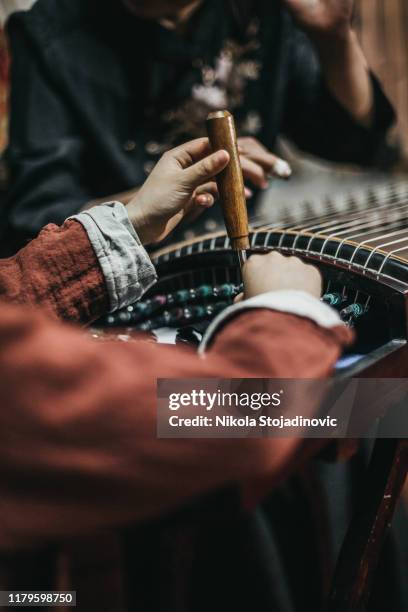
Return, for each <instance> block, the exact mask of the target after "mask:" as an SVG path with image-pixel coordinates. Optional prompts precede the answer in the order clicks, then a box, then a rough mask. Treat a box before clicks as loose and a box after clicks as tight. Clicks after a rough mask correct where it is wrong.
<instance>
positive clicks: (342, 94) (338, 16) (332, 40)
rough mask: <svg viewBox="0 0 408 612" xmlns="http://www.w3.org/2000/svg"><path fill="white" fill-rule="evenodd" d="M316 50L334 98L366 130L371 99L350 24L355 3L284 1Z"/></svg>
mask: <svg viewBox="0 0 408 612" xmlns="http://www.w3.org/2000/svg"><path fill="white" fill-rule="evenodd" d="M283 2H284V4H285V5H286V6H287V7H288V8H289V10H290V11H291V12H292V14H293V16H294V18H295V19H296V21H297V23H298V25H299V26H300V27H301V28H302V29H303V30H304V31H305V32H306V33H307V34H308V35H309V37H310V38H311V40H312V42H313V44H314V45H315V48H316V50H317V53H318V56H319V60H320V65H321V68H322V73H323V77H324V78H325V80H326V82H327V84H328V87H329V90H330V92H331V93H332V95H333V96H334V97H335V99H336V100H337V101H338V102H339V103H340V104H342V106H344V108H346V109H347V111H348V112H349V113H350V116H351V117H352V118H353V119H354V120H355V121H356V122H358V123H361V124H362V125H364V126H365V127H369V126H370V125H371V123H372V120H373V111H374V97H373V89H372V85H371V80H370V76H369V70H368V65H367V61H366V59H365V57H364V54H363V51H362V49H361V46H360V44H359V42H358V39H357V36H356V34H355V32H354V31H353V30H352V27H351V21H352V15H353V8H354V0H339V1H336V2H333V0H316V1H314V2H310V1H309V0H283Z"/></svg>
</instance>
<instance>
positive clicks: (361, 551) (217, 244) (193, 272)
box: [153, 229, 408, 612]
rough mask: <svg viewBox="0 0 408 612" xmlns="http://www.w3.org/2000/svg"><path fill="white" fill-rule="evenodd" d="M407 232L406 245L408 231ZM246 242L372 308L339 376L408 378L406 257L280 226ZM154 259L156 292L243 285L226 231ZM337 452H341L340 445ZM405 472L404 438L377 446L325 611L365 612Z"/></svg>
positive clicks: (253, 234)
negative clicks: (304, 264) (311, 271)
mask: <svg viewBox="0 0 408 612" xmlns="http://www.w3.org/2000/svg"><path fill="white" fill-rule="evenodd" d="M406 235H407V245H408V231H407V233H406ZM249 238H250V244H251V249H250V251H251V252H263V251H267V250H270V249H278V250H279V251H280V252H282V253H283V254H288V255H298V256H300V257H302V259H304V260H305V261H308V262H310V263H312V264H313V265H316V266H317V267H318V268H319V269H320V271H321V273H322V276H323V279H324V290H325V291H331V292H344V291H345V294H344V295H345V296H346V301H345V302H344V304H348V303H354V302H355V301H356V300H359V301H360V302H362V303H363V304H367V305H369V310H368V311H367V312H366V313H365V314H364V315H363V316H362V317H361V319H359V320H357V321H356V324H355V329H356V342H355V344H354V346H353V347H352V349H351V351H350V357H351V360H350V364H349V365H346V367H338V368H337V369H336V374H335V375H336V376H337V377H352V376H357V377H358V376H362V377H364V378H366V377H367V378H369V377H376V378H398V377H406V376H407V370H408V260H405V259H404V258H403V257H401V256H400V255H399V256H398V257H394V258H392V257H389V250H388V251H387V250H383V249H381V251H380V252H378V253H375V252H374V253H373V249H372V248H371V249H362V251H361V252H360V253H359V255H358V257H357V256H356V245H355V244H353V243H349V244H347V245H345V248H344V252H343V253H342V254H341V257H340V254H339V252H338V247H339V242H338V241H333V242H330V240H328V237H327V236H318V237H314V238H312V242H310V240H311V236H310V235H308V236H305V235H302V234H299V233H298V232H292V233H290V232H286V231H282V230H279V229H270V230H259V231H253V232H251V233H250V236H249ZM313 240H314V244H313ZM305 246H307V247H308V248H305ZM311 247H313V248H311ZM336 253H337V257H335V255H336ZM407 255H408V251H407ZM368 259H369V260H370V262H372V266H371V269H370V268H368V267H367V266H366V265H365V264H366V262H367V260H368ZM153 261H154V263H155V265H156V266H157V269H158V271H159V278H160V280H159V284H158V286H157V287H156V288H155V290H154V291H158V292H167V291H172V290H174V289H175V288H176V289H185V288H189V287H196V286H198V285H200V284H202V283H210V284H213V285H220V284H222V283H225V282H233V283H237V282H239V270H238V269H237V266H236V261H235V258H234V257H233V253H232V251H231V249H230V248H229V239H228V237H227V236H226V235H225V234H218V235H213V236H208V237H204V238H198V239H197V240H194V241H191V242H189V243H185V244H180V245H177V246H175V247H172V248H170V249H165V250H163V251H161V252H158V253H156V255H155V257H154V258H153ZM384 262H385V263H384ZM379 270H381V273H380V272H379ZM346 357H347V356H346ZM353 357H355V359H354V358H353ZM345 363H346V364H347V359H346V361H345ZM346 442H348V441H346ZM338 454H339V455H341V454H342V453H341V444H340V446H339V447H338ZM407 469H408V441H407V440H396V439H379V440H377V441H376V442H375V446H374V451H373V454H372V457H371V461H370V465H369V468H368V470H367V474H366V478H365V483H364V487H363V489H362V497H361V501H360V504H359V506H358V508H357V510H356V512H355V513H354V515H353V518H352V521H351V523H350V526H349V529H348V532H347V535H346V538H345V540H344V543H343V546H342V549H341V554H340V556H339V559H338V561H337V565H336V571H335V574H334V578H333V580H332V583H331V589H330V594H329V595H328V603H327V611H328V612H364V611H365V610H366V608H367V605H368V602H369V597H370V593H371V590H372V586H373V583H374V580H375V573H376V569H377V566H378V562H379V558H380V555H381V550H382V547H383V544H384V542H385V539H386V536H387V533H388V531H389V528H390V525H391V521H392V517H393V514H394V511H395V508H396V504H397V502H398V499H399V497H400V495H401V492H402V489H403V486H404V482H405V479H406V474H407Z"/></svg>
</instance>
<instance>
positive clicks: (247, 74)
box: [150, 20, 262, 154]
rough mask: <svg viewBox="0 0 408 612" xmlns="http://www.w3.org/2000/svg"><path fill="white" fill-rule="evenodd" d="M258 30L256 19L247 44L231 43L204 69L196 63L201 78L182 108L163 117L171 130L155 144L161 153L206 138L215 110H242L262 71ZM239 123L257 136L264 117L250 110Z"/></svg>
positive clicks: (239, 126) (250, 133)
mask: <svg viewBox="0 0 408 612" xmlns="http://www.w3.org/2000/svg"><path fill="white" fill-rule="evenodd" d="M258 30H259V24H258V22H257V20H253V22H251V24H250V25H249V27H248V40H247V41H246V42H245V43H243V44H238V43H237V42H235V41H233V40H227V41H226V42H225V44H224V46H223V48H222V50H221V51H220V53H219V54H218V56H217V57H216V58H215V59H214V62H213V65H208V64H205V65H201V66H200V62H197V61H196V62H195V63H194V65H195V67H198V66H200V67H199V69H200V72H201V79H200V81H199V82H197V83H196V84H195V85H194V86H193V87H192V90H191V94H190V96H189V97H188V98H187V99H186V100H185V101H184V102H183V103H182V104H181V105H179V107H178V108H173V109H171V110H168V111H166V112H165V113H164V114H163V115H162V117H161V119H162V122H163V123H164V125H165V126H167V129H166V131H165V140H163V142H162V143H154V144H155V152H156V153H157V154H161V153H163V152H164V151H165V150H167V149H169V148H171V147H172V146H174V144H175V143H177V142H179V141H180V140H182V139H185V138H186V137H188V138H195V137H199V136H203V125H204V124H205V120H206V117H207V115H208V113H210V112H211V111H213V110H219V109H224V108H228V109H229V110H231V111H236V110H237V109H240V108H242V106H243V105H244V101H245V93H246V90H247V86H248V83H250V82H251V81H252V82H253V81H257V80H258V79H259V76H260V73H261V69H262V64H261V62H260V60H259V59H258V58H257V57H256V51H257V50H258V49H259V47H260V44H259V42H258V38H257V34H258ZM237 123H238V126H237V127H238V131H239V132H240V133H242V134H246V135H256V134H257V133H259V131H260V130H261V128H262V121H261V116H260V115H259V113H258V112H256V111H255V110H249V111H248V112H247V113H246V114H245V116H244V117H243V118H241V119H238V121H237ZM150 144H151V143H150ZM150 148H151V147H150Z"/></svg>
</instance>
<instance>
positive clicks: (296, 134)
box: [282, 0, 395, 164]
mask: <svg viewBox="0 0 408 612" xmlns="http://www.w3.org/2000/svg"><path fill="white" fill-rule="evenodd" d="M282 3H283V4H284V5H285V6H287V7H288V9H289V10H290V12H291V13H292V15H293V17H294V20H295V22H296V24H297V26H299V28H300V29H302V30H303V32H300V31H299V30H297V29H292V34H291V39H292V51H291V62H290V71H291V75H290V86H289V91H288V101H289V104H288V107H287V112H286V132H287V134H288V135H289V136H290V137H291V138H292V139H293V140H294V141H295V142H296V143H297V144H298V145H299V146H300V147H301V148H302V149H304V150H306V151H309V152H311V153H314V154H317V155H319V156H321V157H325V158H327V159H331V160H333V161H349V162H353V163H359V164H370V163H375V162H376V161H377V158H378V157H379V156H380V155H381V152H382V150H383V148H384V143H385V137H386V134H387V132H388V129H389V128H390V127H391V125H392V124H393V122H394V120H395V115H394V111H393V109H392V107H391V105H390V104H389V102H388V100H387V99H386V97H385V96H384V94H383V92H382V90H381V87H380V85H379V83H378V81H377V80H376V79H375V77H374V76H373V75H372V74H371V73H370V70H369V67H368V64H367V61H366V59H365V57H364V54H363V51H362V49H361V47H360V44H359V42H358V39H357V36H356V33H355V32H354V31H353V29H352V26H351V17H352V12H353V4H354V3H353V1H352V0H342V1H341V2H331V1H330V0H317V1H316V2H313V3H310V2H307V1H305V0H282ZM288 31H289V30H288Z"/></svg>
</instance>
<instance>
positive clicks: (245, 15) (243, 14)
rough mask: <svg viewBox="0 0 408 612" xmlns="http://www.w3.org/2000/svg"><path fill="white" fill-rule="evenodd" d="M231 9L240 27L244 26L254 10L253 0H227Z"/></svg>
mask: <svg viewBox="0 0 408 612" xmlns="http://www.w3.org/2000/svg"><path fill="white" fill-rule="evenodd" d="M229 3H230V6H231V10H232V12H233V14H234V17H235V19H236V21H237V23H238V25H239V27H240V28H245V27H246V25H247V24H248V20H249V19H250V17H251V16H252V13H253V12H254V5H255V1H254V0H229Z"/></svg>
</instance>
